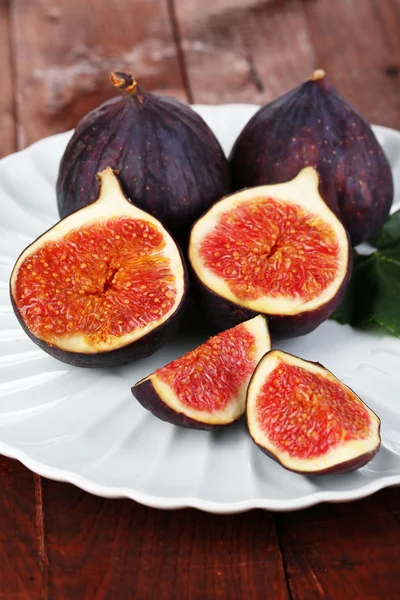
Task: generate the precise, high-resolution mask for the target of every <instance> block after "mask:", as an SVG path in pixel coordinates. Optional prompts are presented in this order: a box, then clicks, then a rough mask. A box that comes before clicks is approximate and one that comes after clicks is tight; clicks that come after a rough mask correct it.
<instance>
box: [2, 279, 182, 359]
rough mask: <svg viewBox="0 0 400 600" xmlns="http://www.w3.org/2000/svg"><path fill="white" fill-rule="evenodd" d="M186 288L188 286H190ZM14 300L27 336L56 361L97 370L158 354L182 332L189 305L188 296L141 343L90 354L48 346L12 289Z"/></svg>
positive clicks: (132, 343)
mask: <svg viewBox="0 0 400 600" xmlns="http://www.w3.org/2000/svg"><path fill="white" fill-rule="evenodd" d="M185 285H186V287H187V283H186V284H185ZM10 297H11V304H12V307H13V310H14V313H15V316H16V317H17V319H18V321H19V323H20V325H21V327H22V329H23V330H24V331H25V333H26V334H27V336H28V337H29V338H30V339H31V340H32V341H33V342H35V344H37V345H38V346H39V348H41V349H42V350H44V352H46V353H47V354H50V356H52V357H53V358H56V359H57V360H60V361H62V362H64V363H67V364H69V365H73V366H74V367H86V368H93V369H97V368H106V367H117V366H120V365H124V364H125V363H128V362H134V361H137V360H141V359H142V358H147V357H148V356H151V355H152V354H155V352H157V351H158V350H159V349H160V348H161V347H162V346H164V344H165V343H166V342H167V341H168V340H170V339H171V338H173V337H174V335H175V333H176V332H177V330H178V327H179V324H180V320H181V317H182V313H183V311H184V307H185V303H186V297H185V294H184V296H183V297H182V300H181V302H180V304H179V305H178V307H177V309H176V311H175V312H174V313H173V314H172V315H171V316H170V317H169V318H168V319H167V320H166V321H164V323H162V324H161V325H160V326H159V327H156V329H153V330H152V331H150V332H149V333H147V334H146V335H145V336H143V337H142V338H139V339H138V340H135V341H134V342H131V343H130V344H127V345H126V346H122V347H121V348H116V349H115V350H110V351H109V352H107V351H106V352H96V353H91V354H89V353H88V354H86V353H83V352H69V351H67V350H62V349H61V348H58V347H57V346H54V345H52V344H48V343H47V342H45V341H44V340H41V339H40V338H38V337H37V336H35V334H34V333H32V331H30V329H28V327H27V326H26V323H25V321H24V320H23V318H22V316H21V314H20V312H19V310H18V307H17V305H16V303H15V300H14V298H13V296H12V294H11V290H10Z"/></svg>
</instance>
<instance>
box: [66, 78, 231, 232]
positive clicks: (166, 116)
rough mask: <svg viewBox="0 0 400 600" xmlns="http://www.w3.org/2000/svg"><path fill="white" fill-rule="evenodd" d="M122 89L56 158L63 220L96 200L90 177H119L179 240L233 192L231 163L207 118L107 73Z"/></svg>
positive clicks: (83, 122) (92, 115)
mask: <svg viewBox="0 0 400 600" xmlns="http://www.w3.org/2000/svg"><path fill="white" fill-rule="evenodd" d="M110 78H111V82H112V83H113V85H114V86H115V87H116V88H117V89H118V90H119V91H120V92H122V95H121V97H119V98H112V99H111V100H108V101H107V102H105V103H104V104H102V105H101V106H99V107H98V108H96V109H94V110H93V111H91V112H90V113H88V114H87V115H86V116H85V117H84V118H83V119H82V120H81V121H80V123H79V124H78V126H77V127H76V129H75V132H74V134H73V136H72V138H71V140H70V142H69V144H68V146H67V148H66V150H65V153H64V155H63V157H62V159H61V164H60V170H59V175H58V181H57V200H58V208H59V212H60V215H61V217H66V216H67V215H69V214H71V213H73V212H75V211H76V210H78V209H79V208H82V207H83V206H86V205H87V204H90V203H92V202H94V201H95V200H96V198H97V196H98V189H97V186H96V185H93V181H94V179H95V175H96V173H97V172H98V171H102V170H103V169H105V168H106V167H107V166H111V167H112V168H114V169H117V170H119V172H120V182H121V185H122V188H123V189H124V191H125V193H126V195H127V196H128V197H129V198H130V200H131V201H132V202H133V203H134V204H135V205H136V206H138V207H139V208H142V209H143V210H145V211H147V212H149V213H150V214H151V215H153V216H155V217H156V218H157V219H159V220H160V221H161V222H162V223H163V224H164V225H165V226H166V227H167V228H168V229H169V230H170V231H171V232H172V233H173V234H174V235H175V236H176V237H177V238H179V239H185V237H186V238H187V234H188V232H189V229H190V226H191V225H192V224H193V222H194V221H195V220H196V219H197V218H198V217H199V216H200V215H201V214H202V213H203V212H204V211H205V210H206V209H207V208H208V207H209V206H211V204H212V203H213V202H214V201H216V200H218V199H219V198H220V197H221V196H223V195H224V194H227V193H229V192H230V191H231V183H230V172H229V164H228V161H227V158H226V157H225V155H224V152H223V150H222V148H221V146H220V144H219V142H218V140H217V138H216V137H215V136H214V134H213V132H212V131H211V129H210V128H209V127H208V125H206V123H205V121H204V120H203V119H202V118H201V117H200V116H199V115H198V114H197V113H196V112H194V111H193V110H192V109H191V108H190V107H189V106H186V105H184V104H182V103H181V102H179V101H178V100H174V99H173V98H169V97H165V96H158V95H155V94H151V93H149V92H145V91H144V90H142V89H141V88H140V87H139V85H138V84H137V83H136V81H135V80H134V79H133V78H132V76H131V75H128V74H126V73H112V74H111V76H110Z"/></svg>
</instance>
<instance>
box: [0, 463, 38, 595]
mask: <svg viewBox="0 0 400 600" xmlns="http://www.w3.org/2000/svg"><path fill="white" fill-rule="evenodd" d="M35 478H36V480H38V479H39V478H38V476H37V475H33V473H31V472H30V471H28V469H26V468H25V467H24V466H22V465H21V464H20V463H18V462H17V461H14V460H10V459H9V458H5V457H4V456H0V599H1V600H25V598H26V599H27V598H29V600H45V599H46V598H47V588H46V578H47V562H46V556H45V554H44V552H43V546H42V539H43V538H42V536H41V532H40V528H39V527H38V522H37V518H38V513H37V510H36V509H37V505H36V502H35V494H34V489H35Z"/></svg>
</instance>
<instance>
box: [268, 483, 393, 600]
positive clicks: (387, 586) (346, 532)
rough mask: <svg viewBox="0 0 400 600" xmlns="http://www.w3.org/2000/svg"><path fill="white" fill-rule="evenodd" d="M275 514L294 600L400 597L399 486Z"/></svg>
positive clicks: (369, 599) (387, 599)
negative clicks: (344, 501) (350, 499)
mask: <svg viewBox="0 0 400 600" xmlns="http://www.w3.org/2000/svg"><path fill="white" fill-rule="evenodd" d="M277 518H278V531H279V535H280V542H281V547H282V552H283V554H284V560H285V567H286V572H287V577H288V584H289V588H290V593H291V598H292V600H322V599H323V600H338V599H339V598H360V599H361V598H362V600H376V599H377V598H385V599H386V600H397V598H400V577H399V570H398V565H399V564H400V489H399V488H397V489H388V490H384V491H382V492H380V493H379V494H376V495H374V496H372V497H370V498H368V499H365V500H361V501H359V502H354V503H349V504H338V505H320V506H317V507H314V508H312V509H309V510H306V511H302V512H297V513H289V514H286V515H279V516H278V517H277ZM396 565H397V566H396Z"/></svg>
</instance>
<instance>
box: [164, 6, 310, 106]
mask: <svg viewBox="0 0 400 600" xmlns="http://www.w3.org/2000/svg"><path fill="white" fill-rule="evenodd" d="M175 7H176V14H177V20H178V24H179V31H180V34H181V44H182V48H183V51H184V55H185V63H186V69H187V73H188V76H189V81H190V88H191V90H192V94H193V98H194V100H195V102H204V103H208V104H213V103H215V104H217V103H223V102H254V103H263V102H267V101H269V100H271V99H272V98H274V97H276V96H278V95H279V94H281V93H283V92H285V91H287V90H288V89H290V88H292V87H294V86H295V85H297V84H298V83H299V82H300V81H301V80H302V79H304V78H305V77H307V76H309V75H310V73H311V72H312V71H313V70H314V68H315V66H316V63H315V57H314V52H313V49H312V46H311V44H310V40H309V35H308V29H307V23H306V18H305V15H304V10H303V6H302V4H301V0H289V1H286V2H285V1H282V0H269V1H267V2H265V0H214V1H213V2H209V3H205V2H187V0H175Z"/></svg>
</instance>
